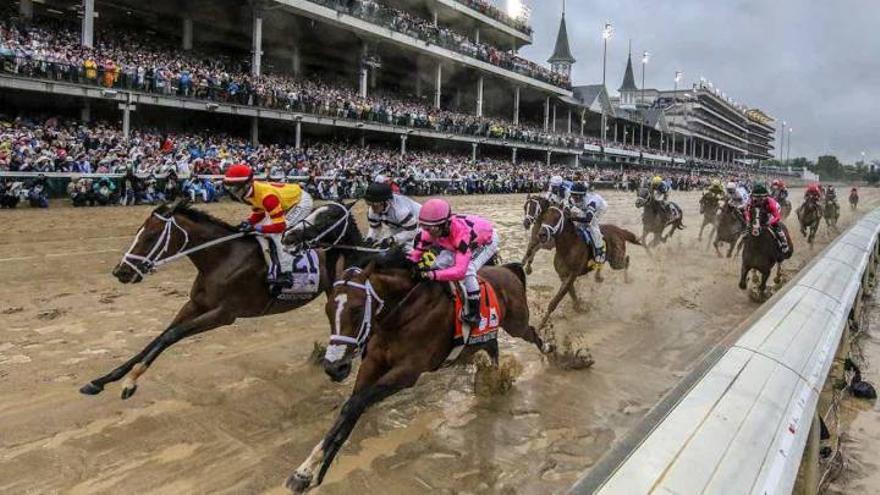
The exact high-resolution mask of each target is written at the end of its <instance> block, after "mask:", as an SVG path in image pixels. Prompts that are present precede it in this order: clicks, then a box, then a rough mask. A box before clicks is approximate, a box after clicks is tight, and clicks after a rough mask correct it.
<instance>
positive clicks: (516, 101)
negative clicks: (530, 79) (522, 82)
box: [513, 86, 519, 125]
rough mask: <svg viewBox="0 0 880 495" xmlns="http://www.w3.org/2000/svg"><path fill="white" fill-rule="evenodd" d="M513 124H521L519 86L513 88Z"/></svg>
mask: <svg viewBox="0 0 880 495" xmlns="http://www.w3.org/2000/svg"><path fill="white" fill-rule="evenodd" d="M513 125H519V86H517V87H515V88H514V89H513Z"/></svg>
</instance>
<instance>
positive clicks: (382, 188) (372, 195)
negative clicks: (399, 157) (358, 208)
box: [364, 182, 392, 203]
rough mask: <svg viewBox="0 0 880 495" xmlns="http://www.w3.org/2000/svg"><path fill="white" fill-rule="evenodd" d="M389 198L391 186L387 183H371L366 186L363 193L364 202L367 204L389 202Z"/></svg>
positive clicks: (390, 196)
mask: <svg viewBox="0 0 880 495" xmlns="http://www.w3.org/2000/svg"><path fill="white" fill-rule="evenodd" d="M391 198H392V190H391V184H388V183H387V182H373V183H372V184H370V185H369V186H367V191H366V193H364V200H365V201H366V202H367V203H384V202H385V201H391Z"/></svg>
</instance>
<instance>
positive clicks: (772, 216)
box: [745, 184, 789, 254]
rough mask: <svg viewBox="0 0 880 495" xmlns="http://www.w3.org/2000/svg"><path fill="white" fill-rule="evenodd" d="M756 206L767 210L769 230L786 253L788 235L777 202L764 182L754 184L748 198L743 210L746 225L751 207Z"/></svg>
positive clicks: (750, 217)
mask: <svg viewBox="0 0 880 495" xmlns="http://www.w3.org/2000/svg"><path fill="white" fill-rule="evenodd" d="M756 207H757V208H760V209H761V210H763V211H765V212H767V216H768V224H769V227H770V232H771V233H772V234H773V236H774V237H776V241H777V242H778V243H779V249H780V250H782V253H783V254H788V249H789V247H788V236H787V235H786V234H785V226H784V225H783V224H782V215H781V214H780V213H779V203H777V202H776V200H775V199H773V198H772V197H770V195H769V192H768V191H767V187H766V186H765V185H764V184H758V185H757V186H755V190H754V191H752V197H751V199H749V203H748V205H747V207H746V212H745V215H746V225H749V224H751V221H752V208H756Z"/></svg>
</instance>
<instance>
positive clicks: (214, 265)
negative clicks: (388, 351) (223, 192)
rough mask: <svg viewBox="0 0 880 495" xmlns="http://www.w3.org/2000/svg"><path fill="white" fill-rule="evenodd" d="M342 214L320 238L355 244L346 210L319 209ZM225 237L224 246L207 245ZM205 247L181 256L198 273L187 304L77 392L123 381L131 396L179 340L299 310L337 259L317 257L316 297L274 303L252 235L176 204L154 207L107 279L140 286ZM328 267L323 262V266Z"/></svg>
mask: <svg viewBox="0 0 880 495" xmlns="http://www.w3.org/2000/svg"><path fill="white" fill-rule="evenodd" d="M322 208H323V209H330V210H339V211H340V212H341V211H345V212H346V213H345V216H346V217H347V218H349V219H350V221H349V222H346V223H345V224H339V225H336V227H335V228H333V229H331V230H332V231H331V232H330V233H329V234H328V237H330V236H332V238H333V239H337V238H338V240H339V241H340V242H346V243H359V241H360V239H361V234H360V232H359V231H358V228H357V224H356V223H355V221H354V219H353V218H351V213H350V209H351V205H348V206H345V205H341V204H339V203H332V204H328V205H325V206H322V207H320V208H318V209H316V211H318V210H321V209H322ZM225 237H232V239H231V240H228V241H224V242H222V243H220V244H216V245H211V244H210V243H211V242H212V241H217V240H220V239H223V238H225ZM201 245H210V247H207V248H205V249H198V250H193V251H192V252H189V253H188V254H187V255H186V257H188V258H189V259H190V261H191V262H192V263H193V265H195V267H196V269H197V270H198V274H197V275H196V278H195V280H194V281H193V284H192V288H191V289H190V296H189V301H187V302H186V303H185V304H184V305H183V307H182V308H181V309H180V310H179V311H178V312H177V315H176V316H175V317H174V319H173V320H172V321H171V324H170V325H169V326H168V327H167V328H166V329H165V330H164V331H163V332H162V333H161V334H159V336H158V337H156V338H155V339H153V341H151V342H150V343H149V344H147V346H146V347H144V349H143V350H141V352H139V353H137V354H136V355H134V356H133V357H132V358H131V359H129V360H128V361H126V362H125V363H123V364H122V365H120V366H119V367H117V368H116V369H114V370H113V371H111V372H110V373H108V374H106V375H104V376H102V377H100V378H96V379H94V380H92V381H90V382H89V383H87V384H86V385H84V386H83V387H82V388H81V389H80V392H82V393H83V394H88V395H96V394H98V393H100V392H102V391H103V390H104V386H105V385H106V384H108V383H110V382H115V381H118V380H120V379H122V378H123V377H125V376H126V375H128V378H127V380H126V383H125V386H124V387H123V389H122V398H123V399H128V398H129V397H131V396H132V395H134V393H135V391H137V379H138V377H140V376H141V375H142V374H143V373H144V372H145V371H146V370H147V368H149V367H150V365H152V364H153V361H155V360H156V358H157V357H159V354H161V353H162V352H163V351H164V350H165V349H167V348H168V347H170V346H172V345H173V344H175V343H177V342H178V341H180V340H181V339H184V338H186V337H190V336H192V335H196V334H199V333H202V332H207V331H208V330H213V329H215V328H218V327H222V326H225V325H230V324H232V323H233V322H234V321H235V320H236V319H237V318H254V317H259V316H265V315H271V314H277V313H284V312H287V311H290V310H293V309H296V308H299V307H301V306H304V305H305V304H307V303H308V302H310V301H311V300H313V299H315V298H316V297H318V295H320V294H321V293H322V292H324V293H326V292H328V291H329V290H330V289H331V288H332V282H333V279H332V275H333V273H332V271H328V270H327V269H326V267H327V266H333V265H332V263H335V261H336V256H337V253H336V252H335V250H333V249H330V250H327V251H324V252H320V253H319V262H320V282H319V291H318V292H317V293H315V294H313V295H305V296H304V298H303V299H296V300H279V299H276V298H274V297H272V295H271V294H270V293H269V286H268V283H267V275H268V268H267V267H266V262H265V258H264V256H263V250H262V248H261V247H260V245H259V243H258V242H257V240H256V239H255V238H254V237H253V236H247V237H242V236H240V235H236V228H235V227H233V226H231V225H229V224H228V223H226V222H224V221H222V220H219V219H217V218H214V217H213V216H211V215H208V214H207V213H205V212H203V211H199V210H196V209H193V208H190V207H189V206H188V205H187V204H186V203H185V202H184V201H183V200H178V201H175V202H174V203H171V204H166V205H161V206H159V207H158V208H156V209H155V210H153V211H152V212H151V213H150V216H149V217H148V218H147V220H146V221H145V222H144V223H143V225H142V226H141V228H140V230H139V231H138V233H137V235H136V236H135V239H134V242H133V243H132V245H131V247H130V248H129V250H128V252H127V253H126V254H125V255H124V256H123V259H122V261H120V263H119V264H118V265H116V268H114V270H113V275H114V276H115V277H116V278H117V279H119V281H120V282H122V283H124V284H133V283H138V282H141V281H142V280H143V279H144V277H145V276H146V275H148V274H149V273H151V272H152V271H153V270H154V269H155V268H156V267H157V266H159V265H161V264H163V261H166V260H168V259H170V258H172V257H174V256H176V255H179V254H183V253H185V252H186V251H189V250H190V249H191V248H197V247H198V246H201ZM328 263H330V264H329V265H328Z"/></svg>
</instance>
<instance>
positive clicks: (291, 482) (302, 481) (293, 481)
mask: <svg viewBox="0 0 880 495" xmlns="http://www.w3.org/2000/svg"><path fill="white" fill-rule="evenodd" d="M311 485H312V475H311V474H302V473H300V472H295V473H293V474H291V475H290V476H288V477H287V481H285V482H284V486H286V487H287V489H288V490H290V491H291V492H293V493H303V492H305V491H306V490H308V489H309V486H311Z"/></svg>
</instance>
